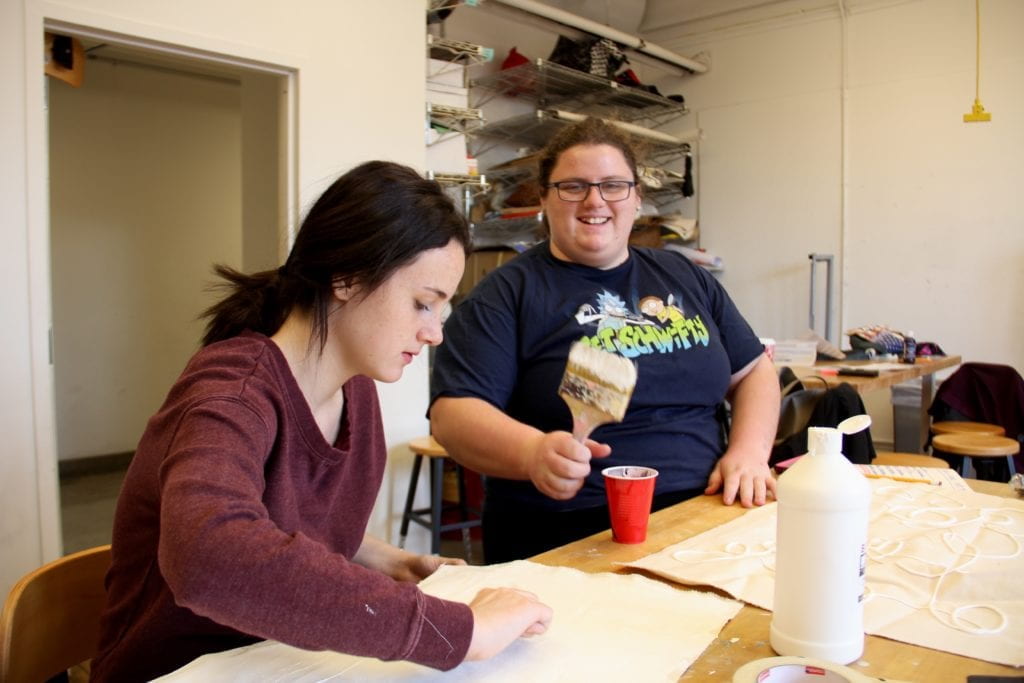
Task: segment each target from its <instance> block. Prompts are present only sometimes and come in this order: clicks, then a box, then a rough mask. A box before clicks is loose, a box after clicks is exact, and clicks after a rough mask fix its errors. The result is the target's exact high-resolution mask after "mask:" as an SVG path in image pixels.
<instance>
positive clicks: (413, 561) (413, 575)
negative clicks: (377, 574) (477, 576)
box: [391, 553, 466, 583]
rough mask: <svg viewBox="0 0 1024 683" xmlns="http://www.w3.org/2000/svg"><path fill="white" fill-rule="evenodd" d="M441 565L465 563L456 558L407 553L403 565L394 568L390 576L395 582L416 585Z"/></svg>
mask: <svg viewBox="0 0 1024 683" xmlns="http://www.w3.org/2000/svg"><path fill="white" fill-rule="evenodd" d="M443 564H456V565H461V564H466V561H465V560H463V559H462V558H458V557H440V556H439V555H416V554H415V553H408V557H407V558H406V561H405V562H404V563H401V564H399V565H398V567H396V571H395V572H394V573H393V574H392V575H391V576H392V578H394V579H395V580H396V581H412V582H413V583H416V582H418V581H422V580H423V579H425V578H427V577H428V576H430V575H431V574H433V573H434V572H436V571H437V569H438V567H440V566H441V565H443Z"/></svg>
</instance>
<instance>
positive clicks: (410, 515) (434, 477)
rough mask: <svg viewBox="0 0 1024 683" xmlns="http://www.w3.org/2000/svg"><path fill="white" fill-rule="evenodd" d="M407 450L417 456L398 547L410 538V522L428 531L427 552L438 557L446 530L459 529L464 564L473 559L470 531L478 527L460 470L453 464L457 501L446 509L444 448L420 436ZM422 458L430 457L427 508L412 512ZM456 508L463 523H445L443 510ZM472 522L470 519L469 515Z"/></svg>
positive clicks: (410, 479) (406, 498)
mask: <svg viewBox="0 0 1024 683" xmlns="http://www.w3.org/2000/svg"><path fill="white" fill-rule="evenodd" d="M409 450H411V451H412V452H413V454H414V455H415V456H416V457H415V459H414V460H413V463H412V476H411V477H410V478H409V492H408V493H407V494H406V496H405V509H404V510H403V511H402V526H401V528H400V530H399V538H398V547H399V548H404V547H405V538H406V536H408V535H409V522H416V523H417V524H419V525H420V526H423V527H426V528H427V529H429V530H430V552H431V553H432V554H434V555H437V554H438V553H439V552H441V534H442V533H444V532H445V531H454V530H456V529H461V530H462V543H463V545H464V546H465V548H466V561H467V562H469V561H471V560H472V559H473V546H472V543H471V542H470V538H469V530H470V529H471V528H473V527H478V526H480V512H479V511H478V510H474V509H471V508H470V507H469V505H468V504H467V503H466V481H465V479H463V476H462V467H461V466H460V465H459V464H458V463H457V462H455V461H454V460H453V461H452V462H453V464H454V465H455V476H456V478H457V480H458V491H459V502H458V503H457V504H456V505H448V506H445V505H444V502H443V494H442V488H441V485H442V482H443V481H444V461H445V460H446V459H447V458H448V452H447V451H446V450H445V449H444V447H443V446H442V445H441V444H439V443H438V442H437V441H435V440H434V437H432V436H421V437H419V438H416V439H413V440H412V441H410V442H409ZM423 458H430V507H425V508H418V509H415V510H414V509H413V507H412V506H413V499H414V498H415V497H416V485H417V484H418V483H419V480H420V466H421V465H422V464H423ZM451 509H458V510H459V512H460V513H461V515H462V521H460V522H452V523H450V524H444V523H443V519H442V515H443V514H444V511H445V510H451ZM471 512H472V513H473V514H474V515H475V516H476V517H475V519H470V513H471Z"/></svg>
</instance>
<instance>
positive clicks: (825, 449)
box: [807, 427, 843, 455]
mask: <svg viewBox="0 0 1024 683" xmlns="http://www.w3.org/2000/svg"><path fill="white" fill-rule="evenodd" d="M807 451H808V453H810V454H811V455H825V454H832V453H836V454H839V453H842V452H843V433H842V432H840V431H839V430H838V429H835V428H834V427H808V428H807Z"/></svg>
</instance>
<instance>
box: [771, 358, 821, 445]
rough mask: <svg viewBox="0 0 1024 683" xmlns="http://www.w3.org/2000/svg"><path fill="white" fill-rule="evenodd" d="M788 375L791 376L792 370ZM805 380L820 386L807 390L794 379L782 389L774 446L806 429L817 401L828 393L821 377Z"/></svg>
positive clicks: (801, 383) (800, 382)
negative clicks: (812, 380)
mask: <svg viewBox="0 0 1024 683" xmlns="http://www.w3.org/2000/svg"><path fill="white" fill-rule="evenodd" d="M784 370H789V368H784ZM790 373H791V374H792V370H790ZM807 379H819V380H821V386H820V387H813V388H808V387H805V386H804V385H803V382H802V381H801V380H799V379H794V380H792V381H790V382H788V383H787V384H786V386H785V387H783V388H782V403H781V404H780V406H779V427H778V429H777V430H776V432H775V446H779V445H781V444H782V443H784V442H785V441H786V440H787V439H790V438H791V437H793V436H794V435H798V434H799V433H800V432H803V431H805V430H806V429H807V425H808V424H810V421H811V415H813V414H814V409H815V408H816V407H817V405H818V401H820V400H821V398H822V396H824V395H825V392H826V391H828V383H827V382H826V381H825V380H824V379H822V378H821V377H816V376H812V377H808V378H807ZM773 464H774V463H773Z"/></svg>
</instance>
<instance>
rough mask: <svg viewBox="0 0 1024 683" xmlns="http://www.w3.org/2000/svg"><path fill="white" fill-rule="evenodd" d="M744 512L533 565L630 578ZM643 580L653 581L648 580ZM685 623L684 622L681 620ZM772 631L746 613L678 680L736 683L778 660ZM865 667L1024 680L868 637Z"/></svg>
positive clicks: (677, 509) (664, 520)
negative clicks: (653, 558)
mask: <svg viewBox="0 0 1024 683" xmlns="http://www.w3.org/2000/svg"><path fill="white" fill-rule="evenodd" d="M968 484H969V485H970V486H971V488H973V489H974V490H975V491H979V492H981V493H988V494H992V495H998V496H1005V497H1012V496H1013V495H1014V494H1013V492H1012V491H1011V490H1010V487H1009V485H1008V484H997V483H995V482H986V481H976V480H973V479H971V480H968ZM744 512H745V509H744V508H742V507H740V506H739V505H732V506H728V507H727V506H725V505H723V504H722V498H721V496H700V497H698V498H694V499H692V500H688V501H686V502H683V503H680V504H678V505H675V506H672V507H670V508H666V509H664V510H661V511H659V512H656V513H654V514H653V515H651V521H650V526H649V528H648V533H647V541H646V542H644V543H640V544H638V545H621V544H619V543H615V542H613V541H612V540H611V531H603V532H601V533H599V534H594V535H593V536H590V537H588V538H585V539H582V540H579V541H576V542H574V543H569V544H567V545H564V546H562V547H560V548H556V549H554V550H550V551H548V552H546V553H543V554H541V555H537V556H536V557H533V558H530V559H531V560H533V561H534V562H539V563H541V564H547V565H552V566H559V567H575V568H576V569H580V570H582V571H585V572H630V571H633V570H629V569H623V568H622V567H621V566H620V564H619V563H622V562H632V561H634V560H639V559H640V558H642V557H646V556H647V555H650V554H651V553H656V552H658V551H660V550H662V549H663V548H665V547H667V546H669V545H672V544H674V543H678V542H679V541H682V540H684V539H686V538H689V537H690V536H695V535H697V534H699V533H701V532H703V531H707V530H708V529H711V528H713V527H716V526H719V525H721V524H725V523H726V522H729V521H731V520H733V519H735V518H737V517H739V516H740V515H742V514H743V513H744ZM644 575H645V576H651V575H649V574H646V573H644ZM651 578H654V579H655V580H658V581H662V582H663V583H667V584H668V585H670V586H675V587H676V588H679V589H680V590H684V589H683V587H682V586H679V585H677V584H674V583H672V582H670V581H668V580H665V579H661V578H660V577H653V576H651ZM686 590H708V591H711V592H715V593H719V594H722V593H721V591H717V590H715V589H711V588H707V589H695V588H693V587H689V588H687V589H686ZM685 618H686V615H680V619H685ZM770 623H771V612H768V611H765V610H763V609H760V608H758V607H753V606H751V605H744V607H743V609H741V610H740V612H739V613H738V614H737V615H736V617H735V618H734V619H733V620H732V621H730V622H729V623H728V624H726V625H725V628H723V629H722V631H721V632H720V633H719V634H718V638H716V639H715V641H714V642H713V643H712V644H711V645H710V646H709V647H708V648H707V649H706V650H705V651H704V652H703V654H701V656H700V658H698V659H697V661H695V662H694V663H693V665H692V666H690V668H689V669H688V670H687V671H686V673H685V674H683V676H682V678H680V679H679V680H681V681H700V682H701V683H704V682H708V683H712V682H714V681H722V682H723V683H731V681H732V674H733V672H734V671H736V669H738V668H739V667H740V666H742V665H743V664H746V663H747V662H749V661H753V660H755V659H762V658H765V657H775V656H776V654H775V652H774V651H773V650H772V649H771V646H770V645H769V644H768V628H769V625H770ZM860 661H861V662H864V663H865V665H864V666H861V665H860V664H853V665H852V666H853V668H855V669H856V670H857V671H860V672H862V673H864V674H865V675H869V676H875V677H880V678H894V679H900V680H905V681H918V682H920V683H932V682H933V681H951V682H955V683H964V681H966V680H967V676H968V675H969V674H987V675H994V676H1020V675H1021V672H1020V671H1018V670H1017V669H1014V668H1012V667H1008V666H1001V665H999V664H992V663H989V662H984V661H981V660H977V659H970V658H968V657H961V656H959V655H954V654H950V653H948V652H941V651H938V650H930V649H928V648H924V647H919V646H917V645H908V644H907V643H901V642H898V641H895V640H889V639H887V638H882V637H880V636H867V639H866V641H865V647H864V654H863V655H862V656H861V659H860Z"/></svg>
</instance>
